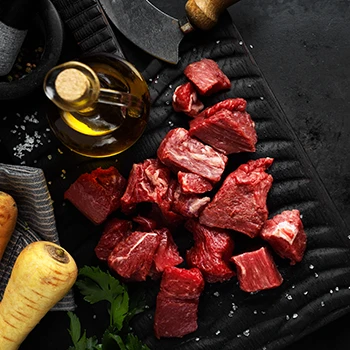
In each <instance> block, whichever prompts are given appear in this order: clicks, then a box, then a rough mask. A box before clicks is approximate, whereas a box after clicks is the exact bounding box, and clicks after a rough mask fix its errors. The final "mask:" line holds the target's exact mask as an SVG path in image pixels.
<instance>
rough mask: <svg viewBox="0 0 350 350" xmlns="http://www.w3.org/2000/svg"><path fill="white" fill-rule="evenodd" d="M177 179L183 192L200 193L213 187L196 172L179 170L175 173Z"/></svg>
mask: <svg viewBox="0 0 350 350" xmlns="http://www.w3.org/2000/svg"><path fill="white" fill-rule="evenodd" d="M177 180H178V181H179V184H180V186H181V190H182V192H183V193H198V194H200V193H205V192H208V191H211V190H212V189H213V185H212V183H211V182H210V181H208V180H207V179H205V178H204V177H202V176H200V175H197V174H193V173H185V172H183V171H179V172H178V173H177Z"/></svg>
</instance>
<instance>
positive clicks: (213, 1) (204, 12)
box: [185, 0, 239, 30]
mask: <svg viewBox="0 0 350 350" xmlns="http://www.w3.org/2000/svg"><path fill="white" fill-rule="evenodd" d="M238 1H239V0H188V1H187V3H186V6H185V9H186V14H187V17H188V19H189V21H190V22H191V24H192V25H193V26H195V27H196V28H199V29H202V30H208V29H211V28H212V27H214V26H215V24H216V23H217V21H218V19H219V16H220V14H221V13H222V12H223V11H224V10H226V9H227V8H228V7H230V6H231V5H233V4H235V3H236V2H238Z"/></svg>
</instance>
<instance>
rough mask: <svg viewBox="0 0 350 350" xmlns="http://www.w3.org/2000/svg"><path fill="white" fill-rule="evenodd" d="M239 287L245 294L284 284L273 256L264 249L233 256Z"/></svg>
mask: <svg viewBox="0 0 350 350" xmlns="http://www.w3.org/2000/svg"><path fill="white" fill-rule="evenodd" d="M231 261H232V262H234V263H235V264H236V267H237V277H238V281H239V287H240V288H241V289H242V290H244V291H245V292H257V291H260V290H265V289H271V288H276V287H278V286H280V285H281V284H282V282H283V278H282V276H281V274H280V273H279V271H278V270H277V267H276V264H275V262H274V261H273V258H272V256H271V254H270V253H269V252H268V250H267V248H265V247H263V248H260V249H259V250H256V251H253V252H247V253H243V254H240V255H236V256H233V257H232V258H231Z"/></svg>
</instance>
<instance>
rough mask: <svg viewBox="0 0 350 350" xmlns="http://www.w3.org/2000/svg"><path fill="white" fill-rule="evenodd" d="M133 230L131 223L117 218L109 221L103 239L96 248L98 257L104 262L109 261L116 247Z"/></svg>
mask: <svg viewBox="0 0 350 350" xmlns="http://www.w3.org/2000/svg"><path fill="white" fill-rule="evenodd" d="M131 230H132V223H131V221H128V220H122V219H117V218H112V219H110V220H109V221H107V222H106V225H105V227H104V230H103V233H102V235H101V238H100V240H99V242H98V244H97V246H96V247H95V254H96V256H97V257H98V258H99V259H100V260H102V261H107V259H108V257H109V254H110V253H111V252H112V251H113V249H114V247H115V246H116V245H117V244H118V243H119V242H120V241H122V240H123V239H124V238H126V237H127V235H128V234H129V233H130V232H131Z"/></svg>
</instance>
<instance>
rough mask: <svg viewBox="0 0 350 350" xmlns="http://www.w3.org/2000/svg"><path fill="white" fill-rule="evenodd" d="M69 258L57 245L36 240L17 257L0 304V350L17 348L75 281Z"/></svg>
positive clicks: (76, 270)
mask: <svg viewBox="0 0 350 350" xmlns="http://www.w3.org/2000/svg"><path fill="white" fill-rule="evenodd" d="M77 274H78V269H77V266H76V263H75V261H74V259H73V258H72V257H71V255H70V254H69V253H68V252H67V251H66V250H64V249H63V248H62V247H60V246H59V245H57V244H54V243H51V242H46V241H40V242H35V243H31V244H29V245H28V246H27V247H26V248H24V249H23V250H22V252H21V253H20V254H19V256H18V258H17V260H16V263H15V265H14V267H13V270H12V273H11V277H10V279H9V282H8V284H7V286H6V289H5V293H4V297H3V299H2V302H1V303H0V349H1V350H15V349H18V348H19V346H20V345H21V343H22V342H23V341H24V339H25V338H26V337H27V335H28V334H29V333H30V332H31V330H32V329H33V328H34V327H35V326H36V325H37V324H38V323H39V321H40V320H41V319H42V318H43V317H44V316H45V314H46V313H47V312H48V311H49V310H50V309H51V308H52V307H53V306H54V305H55V304H56V303H57V302H58V301H60V300H61V299H62V298H63V297H64V296H65V295H66V294H67V293H68V291H69V290H70V289H71V287H72V286H73V284H74V283H75V281H76V278H77Z"/></svg>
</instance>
